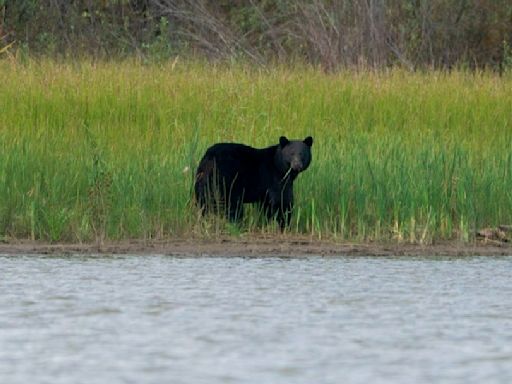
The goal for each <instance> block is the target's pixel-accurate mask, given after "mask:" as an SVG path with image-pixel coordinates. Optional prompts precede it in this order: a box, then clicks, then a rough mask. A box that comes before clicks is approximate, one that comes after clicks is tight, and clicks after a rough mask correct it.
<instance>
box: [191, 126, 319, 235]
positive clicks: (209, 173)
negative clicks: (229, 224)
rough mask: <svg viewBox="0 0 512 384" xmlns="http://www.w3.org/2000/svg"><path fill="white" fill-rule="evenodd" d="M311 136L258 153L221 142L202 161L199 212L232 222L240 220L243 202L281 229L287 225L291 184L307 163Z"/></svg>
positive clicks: (281, 141)
mask: <svg viewBox="0 0 512 384" xmlns="http://www.w3.org/2000/svg"><path fill="white" fill-rule="evenodd" d="M312 145H313V138H312V137H311V136H308V137H306V138H305V139H304V140H292V141H290V140H288V139H287V138H286V137H284V136H281V137H280V138H279V144H277V145H272V146H270V147H267V148H262V149H256V148H252V147H250V146H247V145H244V144H235V143H219V144H215V145H213V146H211V147H210V148H208V150H207V151H206V153H205V155H204V156H203V158H202V159H201V162H200V163H199V166H198V168H197V173H196V182H195V195H196V200H197V203H198V204H199V206H200V207H201V210H202V212H203V213H205V212H207V211H211V210H212V209H213V210H215V211H217V212H219V211H220V212H224V213H225V214H226V216H227V217H228V219H230V220H231V221H237V220H240V219H241V218H242V216H243V204H244V203H259V204H261V207H262V208H263V209H264V211H265V213H266V215H267V217H268V218H269V219H271V218H274V217H276V218H277V220H278V222H279V225H280V226H281V229H284V228H285V227H286V226H287V225H289V224H290V218H291V211H292V206H293V181H294V180H295V178H296V177H297V175H298V174H299V173H300V172H303V171H305V170H306V169H307V168H308V167H309V164H310V163H311V146H312Z"/></svg>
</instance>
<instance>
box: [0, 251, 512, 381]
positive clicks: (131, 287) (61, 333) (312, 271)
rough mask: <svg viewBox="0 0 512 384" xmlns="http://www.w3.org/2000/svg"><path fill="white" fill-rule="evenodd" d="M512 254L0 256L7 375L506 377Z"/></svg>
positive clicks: (510, 352) (1, 374)
mask: <svg viewBox="0 0 512 384" xmlns="http://www.w3.org/2000/svg"><path fill="white" fill-rule="evenodd" d="M511 271H512V258H484V257H475V258H459V259H449V258H412V259H411V258H408V259H406V258H396V259H389V258H344V257H340V258H320V257H318V258H317V257H312V258H306V259H304V258H300V259H280V258H261V259H257V258H256V259H254V258H174V257H165V256H130V257H128V256H126V257H36V256H27V257H20V256H16V257H14V256H12V257H9V256H5V257H0V382H1V383H10V384H13V383H213V384H215V383H255V384H256V383H257V384H260V383H381V382H389V383H433V382H436V383H439V382H443V383H492V382H500V383H508V382H511V381H512V282H511V279H510V274H511Z"/></svg>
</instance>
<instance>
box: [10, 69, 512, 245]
mask: <svg viewBox="0 0 512 384" xmlns="http://www.w3.org/2000/svg"><path fill="white" fill-rule="evenodd" d="M0 76H1V78H2V82H1V84H0V236H5V237H17V238H32V239H43V240H46V241H93V240H96V241H103V240H104V239H123V238H147V239H149V238H166V237H176V236H179V237H187V236H217V235H219V234H225V233H230V234H233V235H238V234H245V233H247V234H259V233H261V232H264V233H269V232H274V231H276V230H277V229H276V226H275V225H270V226H268V225H262V222H261V220H260V218H259V216H258V211H257V209H256V208H255V209H250V210H249V211H248V213H249V214H248V215H246V217H245V219H244V222H243V223H242V225H241V226H233V225H230V224H229V223H225V222H224V221H223V220H222V219H216V218H210V219H206V220H203V219H201V218H200V217H199V216H198V214H197V213H198V212H197V209H196V208H195V207H194V204H193V203H192V186H193V177H194V171H195V168H196V166H197V163H198V161H199V160H200V158H201V156H202V154H203V153H204V150H205V149H206V148H207V147H208V146H209V145H211V144H213V143H215V142H218V141H234V142H243V143H246V144H249V145H253V146H256V147H264V146H268V145H273V144H275V143H277V141H278V138H279V136H280V135H286V136H288V137H291V138H302V137H305V136H307V135H312V136H313V137H314V139H315V144H314V146H313V163H312V165H311V167H310V168H309V169H308V170H307V171H306V172H305V173H304V174H302V175H300V176H299V178H298V179H297V181H296V184H295V197H296V205H295V211H294V217H293V220H292V225H291V228H290V229H289V232H292V233H296V232H297V233H301V234H304V233H305V234H309V235H311V236H313V237H334V238H338V239H350V240H357V241H367V240H389V239H395V240H399V241H410V242H423V243H429V242H432V241H433V240H436V239H453V238H457V239H461V240H463V241H468V240H471V239H472V234H473V232H474V229H475V228H479V227H482V226H488V225H497V224H503V223H512V113H511V105H512V75H511V74H510V73H509V74H505V75H504V76H502V77H499V76H498V75H495V74H492V73H486V72H483V73H468V72H464V71H455V72H451V73H444V72H426V73H409V72H405V71H402V70H398V69H397V70H390V71H386V72H378V73H376V72H371V71H364V70H362V71H359V72H354V71H350V72H341V73H337V74H326V73H324V72H322V71H320V70H317V69H315V68H311V67H301V66H297V67H293V68H289V67H288V68H286V67H273V68H266V69H256V68H251V67H246V66H243V65H232V66H229V67H228V66H225V65H223V66H217V65H214V64H204V63H195V62H178V63H176V62H174V63H169V64H168V65H167V64H166V65H149V66H148V65H143V64H140V63H138V62H135V61H124V62H117V63H115V62H107V63H106V62H88V61H81V62H56V61H51V60H42V61H39V62H36V61H28V62H26V63H19V62H16V61H7V60H4V61H0Z"/></svg>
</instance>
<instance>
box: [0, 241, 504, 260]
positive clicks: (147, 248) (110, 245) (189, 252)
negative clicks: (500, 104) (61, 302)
mask: <svg viewBox="0 0 512 384" xmlns="http://www.w3.org/2000/svg"><path fill="white" fill-rule="evenodd" d="M0 254H12V255H20V254H51V255H61V254H105V255H109V254H145V255H148V254H163V255H175V256H254V257H258V256H289V257H290V256H308V255H318V256H340V255H348V256H436V255H446V256H472V255H484V256H493V255H496V256H499V255H512V244H511V243H505V242H503V243H501V242H494V241H481V242H474V243H469V244H464V243H460V242H457V241H444V242H438V243H435V244H432V245H418V244H397V243H350V242H336V241H332V240H318V239H310V238H297V237H282V236H276V237H268V238H252V237H251V238H247V239H245V238H220V239H214V240H204V239H201V240H197V239H169V240H158V241H156V240H152V241H143V240H123V241H117V242H107V243H105V244H103V245H102V246H98V245H97V244H48V243H41V242H35V241H28V240H8V241H6V242H4V243H0Z"/></svg>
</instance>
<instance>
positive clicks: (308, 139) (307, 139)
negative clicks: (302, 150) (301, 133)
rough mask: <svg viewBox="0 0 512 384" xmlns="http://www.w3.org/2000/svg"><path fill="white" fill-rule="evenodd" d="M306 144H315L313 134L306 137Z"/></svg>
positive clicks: (309, 145)
mask: <svg viewBox="0 0 512 384" xmlns="http://www.w3.org/2000/svg"><path fill="white" fill-rule="evenodd" d="M304 144H306V145H307V146H308V147H311V146H312V145H313V138H312V137H311V136H308V137H306V138H305V139H304Z"/></svg>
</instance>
